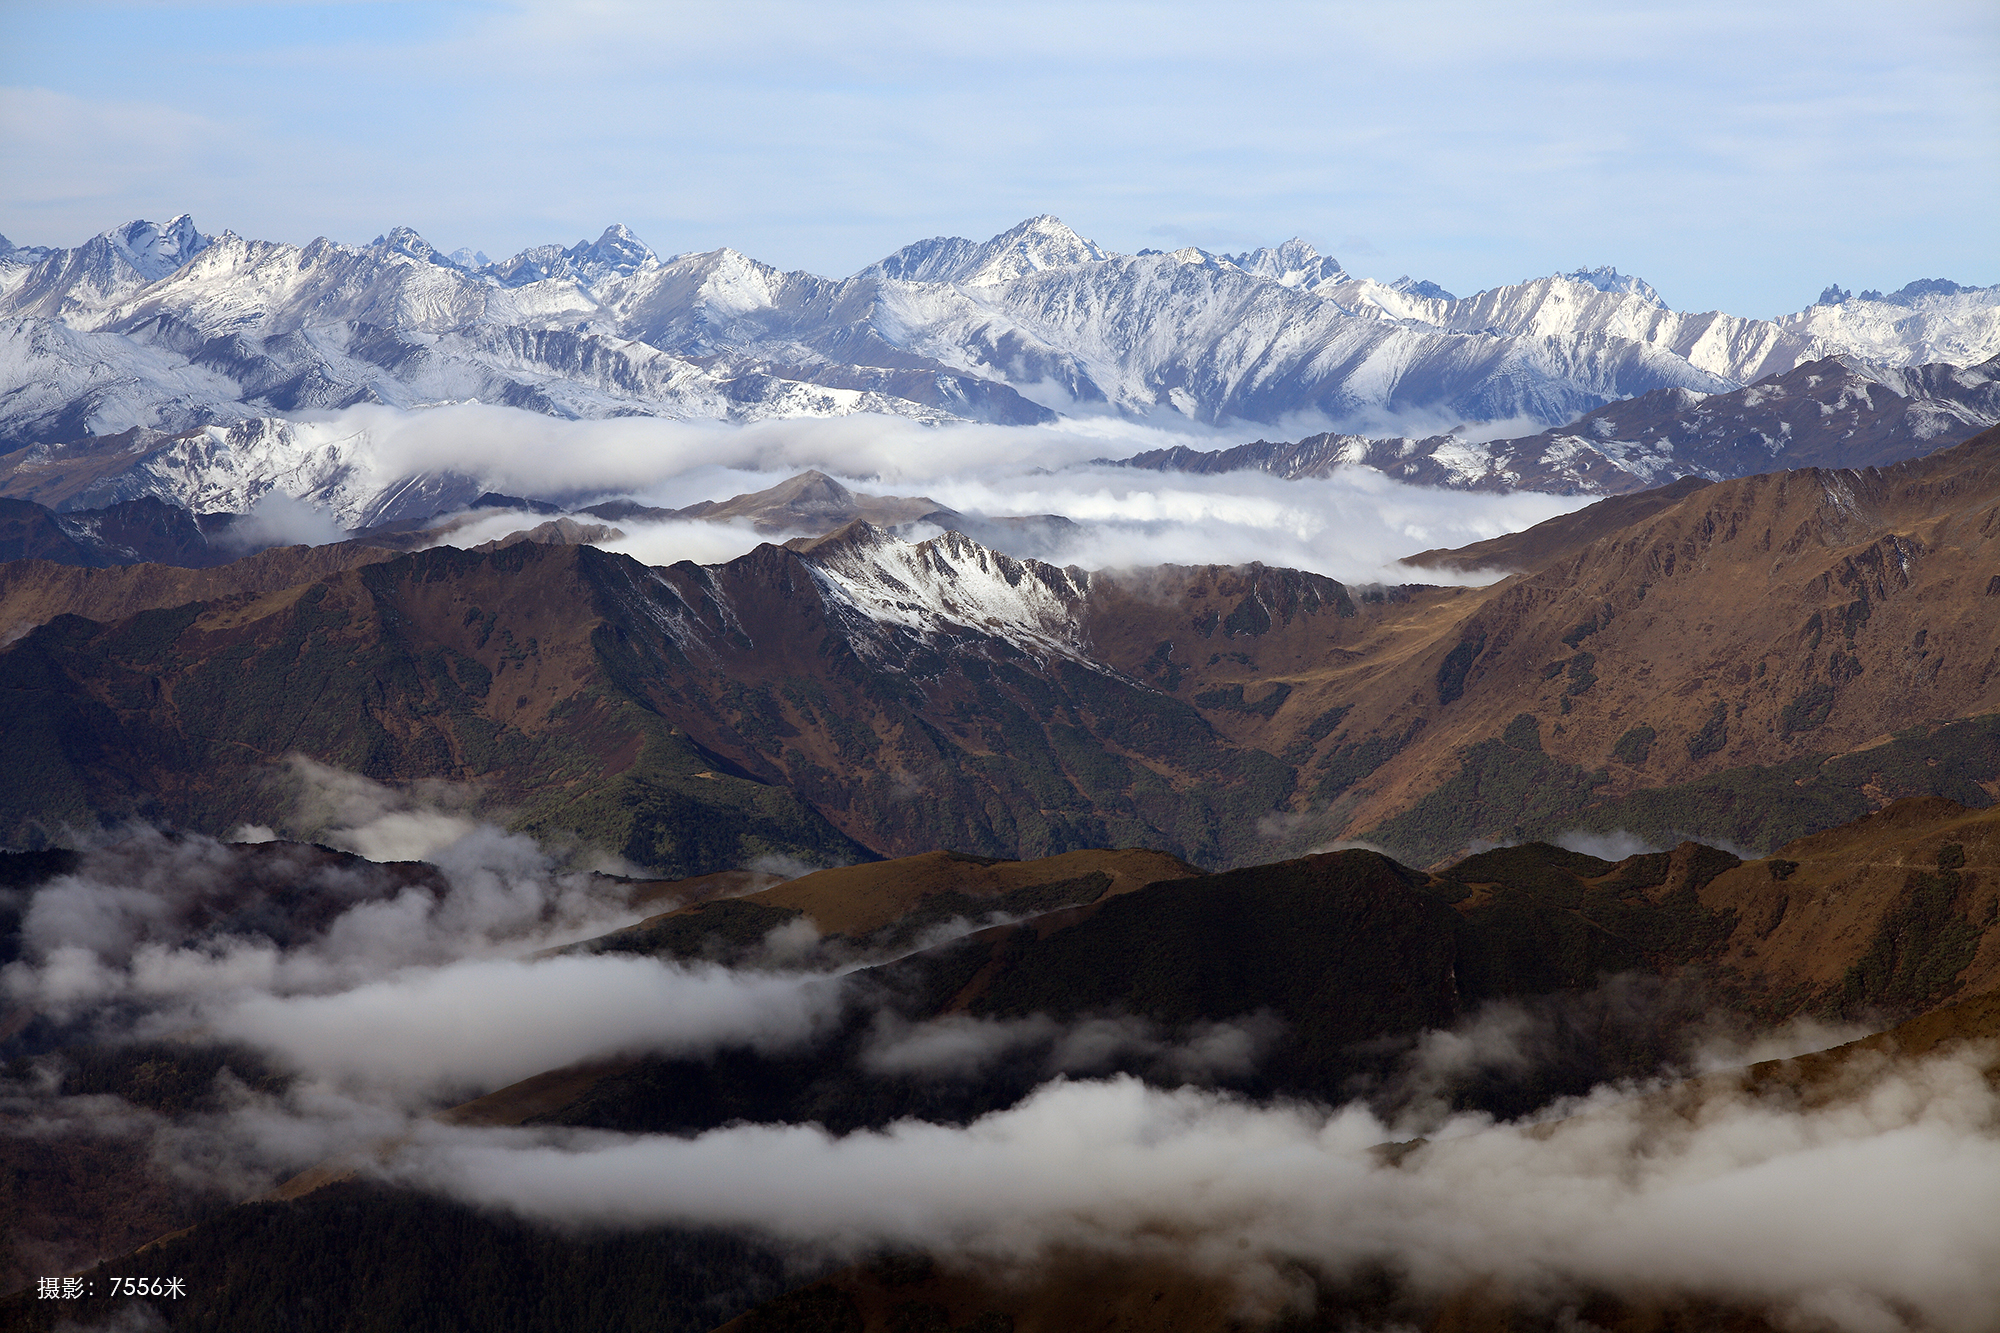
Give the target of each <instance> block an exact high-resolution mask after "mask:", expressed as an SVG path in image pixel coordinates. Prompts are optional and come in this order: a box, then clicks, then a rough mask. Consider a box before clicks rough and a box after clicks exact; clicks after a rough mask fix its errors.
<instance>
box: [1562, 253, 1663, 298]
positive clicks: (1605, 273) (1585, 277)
mask: <svg viewBox="0 0 2000 1333" xmlns="http://www.w3.org/2000/svg"><path fill="white" fill-rule="evenodd" d="M1561 276H1562V277H1565V278H1572V279H1574V280H1576V281H1577V282H1586V283H1589V284H1590V285H1591V286H1592V287H1595V288H1597V290H1598V291H1600V292H1625V293H1627V294H1629V295H1632V296H1636V297H1638V298H1639V299H1640V300H1642V301H1650V302H1652V303H1653V304H1654V305H1656V306H1659V307H1660V308H1662V309H1665V308H1666V304H1667V303H1666V302H1665V301H1662V300H1661V299H1660V294H1659V293H1658V292H1656V291H1654V290H1653V285H1652V284H1651V283H1649V282H1647V281H1646V280H1645V279H1643V278H1635V277H1633V276H1632V275H1631V274H1629V273H1620V272H1619V271H1618V270H1617V269H1615V268H1612V267H1610V266H1609V265H1604V264H1600V265H1599V266H1598V267H1596V268H1580V269H1577V270H1575V271H1574V272H1570V273H1564V274H1562V275H1561Z"/></svg>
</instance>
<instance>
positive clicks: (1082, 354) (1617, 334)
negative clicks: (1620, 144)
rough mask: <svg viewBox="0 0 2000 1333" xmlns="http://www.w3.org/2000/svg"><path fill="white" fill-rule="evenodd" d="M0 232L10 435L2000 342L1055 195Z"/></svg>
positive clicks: (1639, 376) (1498, 393)
mask: <svg viewBox="0 0 2000 1333" xmlns="http://www.w3.org/2000/svg"><path fill="white" fill-rule="evenodd" d="M11 253H12V254H13V255H14V256H15V258H14V259H12V260H5V259H0V320H9V319H11V320H12V321H15V322H14V323H12V324H11V325H9V326H7V327H6V328H5V329H0V442H11V443H14V444H24V443H33V442H37V441H46V440H55V439H62V438H76V435H75V434H71V435H67V436H66V435H65V434H64V433H63V432H77V433H87V432H99V433H102V432H107V431H119V430H124V429H127V428H129V427H132V426H145V427H148V428H155V429H161V430H168V431H179V430H184V429H187V428H190V427H193V426H199V425H206V424H222V425H227V424H230V423H233V422H236V421H241V420H246V419H252V418H257V417H262V416H269V415H273V414H287V413H296V412H306V411H315V410H324V409H328V408H338V407H341V406H345V405H349V404H353V403H361V402H380V403H385V404H389V405H393V406H397V407H408V408H419V407H423V406H425V405H429V404H434V403H439V402H451V401H463V400H466V399H475V398H476V399H478V400H480V401H482V402H497V403H503V404H508V405H511V406H516V407H521V408H525V409H527V410H532V411H540V412H548V413H553V414H556V415H562V416H579V417H595V416H606V415H612V414H630V413H647V414H655V415H661V416H669V417H697V418H709V419H722V420H756V419H762V418H765V417H770V416H778V415H786V414H813V415H826V414H845V413H850V412H891V413H895V414H899V415H904V416H908V417H912V418H914V419H917V420H924V421H947V420H953V419H976V420H985V421H994V422H1004V423H1023V422H1035V421H1048V420H1051V419H1053V418H1054V416H1055V415H1056V414H1057V413H1058V412H1060V411H1072V410H1076V409H1078V408H1079V406H1081V407H1082V409H1083V410H1086V411H1096V410H1110V411H1113V412H1117V413H1120V414H1124V415H1126V416H1128V417H1133V418H1139V419H1146V420H1154V419H1162V418H1165V419H1172V418H1174V417H1179V418H1183V419H1185V420H1189V421H1196V422H1202V423H1206V424H1215V425H1228V424H1231V423H1257V422H1266V423H1268V422H1275V421H1280V420H1284V419H1286V418H1290V417H1296V416H1297V415H1299V414H1302V413H1304V414H1315V415H1319V416H1322V417H1325V418H1327V419H1330V420H1334V421H1341V420H1346V421H1367V420H1369V419H1370V418H1373V419H1376V420H1380V419H1381V418H1384V417H1394V416H1396V415H1398V414H1405V413H1415V414H1421V415H1423V416H1426V417H1429V418H1432V419H1437V418H1452V417H1457V418H1460V419H1470V420H1492V419H1497V418H1507V417H1517V416H1525V417H1530V418H1534V419H1537V420H1539V421H1542V422H1546V423H1549V424H1558V423H1562V422H1566V421H1569V420H1572V419H1574V418H1575V417H1576V416H1578V415H1579V414H1581V413H1583V412H1586V411H1588V410H1590V409H1593V408H1596V407H1600V406H1602V405H1604V404H1606V403H1608V402H1613V401H1616V400H1618V399H1621V398H1627V397H1632V396H1634V395H1640V394H1644V393H1647V392H1650V391H1653V390H1657V389H1665V388H1684V389H1688V390H1690V391H1693V392H1698V393H1716V392H1723V391H1726V390H1729V389H1732V388H1735V387H1737V386H1739V385H1741V384H1744V383H1746V382H1749V381H1750V380H1753V379H1756V378H1758V377H1760V376H1764V375H1768V374H1772V373H1783V372H1785V371H1788V370H1789V369H1791V368H1792V367H1794V366H1796V365H1798V364H1801V363H1803V362H1804V361H1806V360H1811V359H1815V358H1818V357H1823V356H1825V355H1827V354H1829V353H1831V352H1841V351H1845V352H1852V353H1856V354H1859V355H1863V356H1867V357H1869V358H1871V359H1873V360H1877V361H1882V362H1885V363H1889V364H1908V363H1910V362H1911V361H1912V360H1914V359H1916V356H1917V354H1918V353H1919V352H1921V353H1922V355H1923V357H1924V359H1926V360H1949V361H1954V362H1957V363H1960V364H1966V363H1971V362H1976V361H1981V360H1984V359H1985V358H1986V357H1988V356H1991V355H1993V354H1994V352H1996V351H2000V319H1996V307H2000V300H1996V293H1995V292H1994V291H1988V292H1966V291H1963V290H1959V289H1957V288H1956V284H1948V283H1941V282H1938V281H1935V280H1933V281H1931V282H1929V283H1927V284H1913V286H1912V288H1910V289H1906V291H1905V292H1904V293H1899V294H1898V302H1899V303H1890V302H1888V301H1886V300H1885V301H1880V302H1871V301H1862V300H1852V301H1846V302H1844V303H1842V304H1840V305H1838V306H1826V307H1815V308H1814V309H1813V310H1810V311H1807V312H1803V313H1802V314H1801V315H1800V316H1796V317H1791V318H1790V319H1789V320H1788V321H1763V320H1746V319H1739V318H1736V317H1733V316H1727V315H1719V314H1706V315H1688V314H1682V313H1678V312H1674V311H1671V310H1668V309H1666V307H1665V306H1664V305H1662V304H1660V303H1659V301H1658V299H1657V295H1656V294H1654V293H1653V292H1652V290H1651V288H1649V287H1646V286H1645V284H1643V283H1640V282H1638V281H1637V280H1635V279H1630V278H1627V277H1625V276H1623V275H1619V274H1617V273H1615V271H1613V270H1610V269H1603V270H1580V271H1579V272H1578V273H1577V274H1571V275H1554V276H1551V277H1548V278H1541V279H1536V280H1535V281H1533V282H1529V283H1522V284H1517V285H1515V286H1512V287H1502V288H1495V289H1493V290H1491V291H1487V292H1481V293H1479V294H1477V295H1475V296H1472V297H1467V298H1464V299H1462V300H1461V299H1454V298H1453V297H1452V296H1451V295H1450V293H1448V292H1445V291H1444V290H1443V289H1442V288H1439V287H1437V286H1435V285H1434V284H1428V283H1419V282H1414V281H1410V280H1407V279H1405V280H1401V281H1399V282H1397V283H1395V284H1383V283H1378V282H1374V281H1371V280H1368V279H1357V278H1354V277H1352V276H1351V275H1348V274H1346V273H1345V272H1344V271H1343V270H1342V269H1341V268H1340V266H1339V264H1338V263H1337V262H1335V261H1334V260H1332V259H1330V258H1327V257H1324V256H1320V255H1319V254H1317V252H1316V251H1314V250H1313V248H1312V247H1311V246H1310V245H1308V244H1306V243H1305V242H1304V241H1301V240H1296V239H1295V240H1292V241H1288V242H1286V243H1285V244H1283V245H1279V246H1275V247H1264V248H1262V249H1259V250H1253V251H1248V252H1245V253H1244V254H1241V255H1236V256H1226V255H1215V254H1210V253H1208V252H1206V251H1203V250H1200V249H1197V248H1193V247H1190V248H1187V249H1183V250H1178V251H1175V252H1173V253H1172V254H1166V255H1162V254H1158V253H1142V254H1140V255H1136V256H1124V255H1118V254H1114V253H1112V252H1111V251H1108V250H1106V249H1104V248H1103V247H1102V246H1099V245H1097V244H1095V243H1094V242H1091V241H1089V240H1087V239H1085V238H1083V237H1081V236H1078V235H1077V234H1076V233H1075V232H1074V231H1072V230H1071V229H1070V228H1069V227H1067V226H1065V225H1064V224H1063V223H1061V222H1060V221H1059V220H1057V219H1055V218H1053V217H1047V216H1043V217H1037V218H1031V219H1029V220H1027V221H1026V222H1023V223H1021V224H1020V225H1019V226H1017V227H1014V228H1011V229H1010V230H1008V231H1006V232H1003V233H1001V234H1000V235H998V236H995V237H993V238H991V239H990V240H987V241H984V242H973V241H969V240H963V239H955V238H943V239H937V240H932V241H926V242H922V243H919V244H917V245H913V246H909V247H905V248H904V249H903V250H900V251H898V252H897V253H896V254H894V255H891V256H889V257H888V258H887V259H885V260H883V261H882V262H881V263H879V264H876V265H873V266H871V267H870V268H869V269H866V270H863V272H862V273H860V274H858V275H856V276H855V277H853V278H850V279H846V280H844V281H837V280H833V279H828V278H823V277H819V276H817V275H814V274H810V273H799V272H783V271H780V270H778V269H775V268H773V267H771V266H770V265H767V264H762V263H759V262H758V261H756V260H754V259H752V258H750V257H749V256H746V255H743V254H740V253H738V252H736V251H734V250H729V249H720V250H713V251H709V252H706V253H701V254H683V255H677V256H674V257H672V258H669V259H664V260H663V259H661V258H659V257H658V256H656V255H655V254H654V253H653V252H652V251H651V250H650V249H649V248H648V247H646V246H645V244H644V243H643V242H641V241H640V240H639V239H638V238H637V237H635V236H633V235H632V233H631V232H630V231H629V230H628V229H626V228H623V227H617V226H614V227H610V228H607V229H606V231H605V232H604V233H603V234H602V235H600V236H599V237H598V239H597V240H596V241H594V242H588V243H585V242H578V243H577V244H576V245H573V246H569V247H566V248H563V247H556V246H544V247H536V248H534V249H530V250H525V251H523V252H521V253H520V254H518V255H515V256H513V257H512V258H511V259H508V260H505V261H503V262H501V263H498V264H480V263H477V262H475V261H478V260H479V259H480V256H477V255H466V254H463V253H460V254H456V255H452V256H445V255H442V254H440V253H439V252H438V251H437V250H436V249H435V248H434V247H432V246H431V245H430V244H429V243H428V242H427V241H425V240H424V239H423V237H421V236H420V235H418V234H417V233H416V232H415V231H412V230H410V229H408V228H397V229H395V230H393V231H390V232H388V233H385V234H384V235H383V236H382V237H379V238H378V239H377V240H376V241H375V242H373V243H371V244H370V245H367V246H360V247H356V246H347V245H341V244H337V243H335V242H333V241H330V240H326V239H324V238H322V239H320V240H316V241H314V242H313V243H311V244H310V245H307V246H303V247H300V246H292V245H281V244H274V243H269V242H261V241H253V240H246V239H244V238H242V237H238V236H235V235H234V234H231V233H224V234H223V235H222V236H220V237H217V238H213V239H211V238H208V237H206V236H203V235H202V234H201V233H200V232H198V231H196V230H195V229H194V227H193V224H192V223H191V222H189V221H188V220H187V219H184V218H182V219H176V220H175V221H174V222H172V223H169V224H166V225H164V226H154V225H153V224H140V223H135V224H130V225H128V226H127V227H124V228H119V229H115V230H114V231H113V232H110V233H106V234H105V235H104V236H101V237H98V238H94V239H93V240H92V241H91V242H88V243H86V244H85V245H84V246H81V247H78V248H77V249H75V250H63V251H52V252H48V253H46V254H40V255H39V256H38V257H33V258H34V262H33V263H27V262H25V261H26V259H28V258H30V257H31V256H29V255H27V254H26V252H19V251H16V252H11ZM170 265H172V267H171V268H169V266H170ZM147 273H155V274H157V275H158V276H155V277H152V278H150V279H149V278H148V277H147V276H146V274H147ZM1946 287H1950V288H1952V289H1953V290H1950V291H1946V290H1945V288H1946ZM1912 349H1916V350H1915V351H1913V350H1912Z"/></svg>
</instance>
